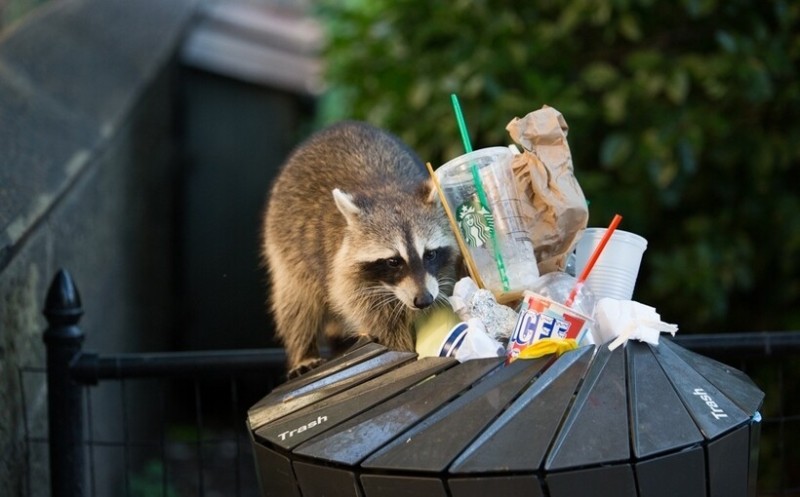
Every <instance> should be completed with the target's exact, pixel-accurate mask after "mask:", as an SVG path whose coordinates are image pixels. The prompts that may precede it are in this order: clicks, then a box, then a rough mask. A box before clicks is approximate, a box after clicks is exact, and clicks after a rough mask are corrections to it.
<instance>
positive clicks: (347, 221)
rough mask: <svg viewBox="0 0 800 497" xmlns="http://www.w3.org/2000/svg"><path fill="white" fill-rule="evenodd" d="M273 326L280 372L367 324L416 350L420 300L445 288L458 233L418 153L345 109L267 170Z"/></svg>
mask: <svg viewBox="0 0 800 497" xmlns="http://www.w3.org/2000/svg"><path fill="white" fill-rule="evenodd" d="M263 253H264V258H265V261H266V265H267V269H268V272H269V275H270V286H271V297H270V300H271V306H272V311H273V316H274V318H275V324H276V333H277V335H278V337H279V338H280V339H281V341H282V342H283V345H284V347H285V349H286V355H287V361H288V364H287V366H288V368H289V377H293V376H296V375H298V374H300V373H302V372H304V371H307V370H309V369H311V368H313V367H315V366H316V365H318V364H319V363H320V362H322V359H320V357H319V349H318V344H317V338H318V337H322V338H323V339H328V341H329V342H332V344H333V345H334V346H335V345H336V344H337V343H338V344H340V343H343V342H346V341H347V339H351V338H353V337H357V336H359V335H368V336H370V337H372V338H373V339H375V340H376V341H377V342H378V343H381V344H383V345H385V346H386V347H388V348H390V349H395V350H406V351H413V350H414V334H413V320H414V318H415V316H416V315H417V313H418V311H420V310H421V309H424V308H426V307H429V306H431V305H434V304H435V303H436V302H437V301H444V300H445V299H446V295H447V294H449V293H451V292H452V287H453V283H454V278H455V266H456V258H457V252H456V244H455V239H454V237H453V234H452V231H451V229H450V227H449V225H448V222H447V218H446V217H445V215H444V211H443V209H442V207H441V205H440V203H439V201H438V196H437V194H436V190H435V189H434V187H433V183H432V181H431V179H430V177H429V175H428V174H427V172H426V171H425V167H424V166H423V164H422V162H421V161H420V159H419V158H418V157H417V155H416V154H415V153H414V152H413V151H411V149H410V148H408V147H407V146H406V145H405V144H403V143H402V142H401V141H400V140H399V139H398V138H397V137H395V136H394V135H392V134H390V133H387V132H385V131H383V130H381V129H379V128H376V127H374V126H372V125H369V124H366V123H362V122H356V121H345V122H341V123H339V124H335V125H333V126H331V127H328V128H326V129H324V130H322V131H320V132H318V133H316V134H314V135H312V136H311V137H310V138H308V139H307V140H306V141H305V142H303V143H302V144H301V145H300V146H299V147H298V148H297V149H295V150H294V151H293V152H292V153H291V154H290V156H289V158H288V159H287V161H286V163H285V164H284V165H283V167H282V169H281V172H280V173H279V175H278V177H277V178H276V180H275V182H274V184H273V186H272V189H271V192H270V196H269V200H268V203H267V211H266V215H265V218H264V226H263Z"/></svg>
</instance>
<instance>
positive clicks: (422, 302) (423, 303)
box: [414, 292, 433, 309]
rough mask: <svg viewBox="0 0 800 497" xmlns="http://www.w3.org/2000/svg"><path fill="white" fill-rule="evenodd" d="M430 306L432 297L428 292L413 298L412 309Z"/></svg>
mask: <svg viewBox="0 0 800 497" xmlns="http://www.w3.org/2000/svg"><path fill="white" fill-rule="evenodd" d="M431 304H433V295H431V294H430V292H425V293H423V294H421V295H417V296H416V297H414V307H416V308H417V309H424V308H426V307H428V306H429V305H431Z"/></svg>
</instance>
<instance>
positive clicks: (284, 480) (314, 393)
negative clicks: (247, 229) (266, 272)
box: [248, 339, 764, 497]
mask: <svg viewBox="0 0 800 497" xmlns="http://www.w3.org/2000/svg"><path fill="white" fill-rule="evenodd" d="M763 398H764V394H763V392H762V391H761V390H760V389H759V388H758V387H756V386H755V385H754V384H753V382H752V381H751V380H750V379H749V378H748V377H747V376H746V375H744V374H743V373H742V372H740V371H738V370H736V369H733V368H730V367H728V366H726V365H724V364H722V363H719V362H717V361H714V360H712V359H709V358H706V357H704V356H701V355H698V354H695V353H693V352H690V351H688V350H686V349H684V348H682V347H680V346H678V345H676V344H675V343H673V342H671V341H670V340H668V339H662V340H661V343H660V345H659V346H657V347H654V346H650V345H647V344H643V343H639V342H630V343H628V344H627V346H625V347H620V348H617V349H615V350H614V351H613V352H612V351H609V350H608V347H606V346H597V347H596V346H588V347H583V348H580V349H578V350H575V351H571V352H568V353H566V354H564V355H562V356H561V357H559V358H557V359H556V358H555V356H549V357H544V358H541V359H534V360H517V361H515V362H513V363H512V364H510V365H507V366H506V365H504V364H503V362H502V361H501V360H500V359H480V360H474V361H468V362H465V363H461V364H460V363H458V362H456V361H454V360H452V359H446V358H424V359H421V360H417V358H416V355H415V354H412V353H403V352H396V351H388V350H386V349H385V348H384V347H382V346H380V345H377V344H375V343H370V342H361V343H359V344H358V345H357V346H356V347H354V348H353V349H351V350H350V351H349V352H348V353H346V354H345V355H343V356H342V357H339V358H337V359H335V360H333V361H331V362H329V363H327V364H325V365H323V366H322V367H320V368H319V369H316V370H314V371H312V372H310V373H309V374H307V375H304V376H302V377H300V378H297V379H295V380H293V381H290V382H288V383H286V384H284V385H282V386H280V387H278V388H277V389H275V390H274V391H273V392H271V393H270V394H269V395H267V396H266V397H264V398H263V399H262V400H261V401H259V402H258V403H257V404H256V405H254V406H253V407H252V408H251V409H250V410H249V413H248V423H249V428H250V433H251V435H252V442H253V447H254V453H255V458H256V466H257V471H258V474H259V481H260V485H261V490H262V494H263V495H264V496H265V497H271V496H280V497H287V496H303V497H316V496H325V497H394V496H398V497H399V496H418V497H427V496H431V497H436V496H441V497H447V496H452V497H484V496H486V495H502V496H534V497H536V496H541V497H584V496H587V497H588V496H614V497H674V496H677V495H679V496H681V497H739V496H741V497H748V496H750V497H752V496H754V495H755V479H756V466H757V454H758V451H757V449H758V440H759V426H760V424H759V421H760V416H759V414H758V409H759V408H760V406H761V403H762V401H763Z"/></svg>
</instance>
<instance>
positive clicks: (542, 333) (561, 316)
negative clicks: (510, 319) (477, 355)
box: [506, 292, 594, 361]
mask: <svg viewBox="0 0 800 497" xmlns="http://www.w3.org/2000/svg"><path fill="white" fill-rule="evenodd" d="M593 324H594V321H593V320H592V318H591V317H589V316H586V315H585V314H581V313H580V312H578V311H576V310H575V309H572V308H569V307H567V306H565V305H562V304H559V303H558V302H556V301H555V300H552V299H549V298H547V297H545V296H543V295H539V294H537V293H533V292H525V293H524V295H523V300H522V310H521V312H520V313H519V318H518V319H517V324H516V326H515V327H514V331H513V332H512V333H511V338H509V340H508V347H507V348H506V354H507V359H508V361H513V360H514V359H516V357H517V356H518V355H519V353H520V351H522V349H524V348H525V347H527V346H528V345H531V344H533V343H534V342H536V341H538V340H542V339H544V338H574V339H575V340H576V341H577V342H578V343H581V342H583V338H584V335H586V334H587V333H589V331H590V329H591V327H592V325H593Z"/></svg>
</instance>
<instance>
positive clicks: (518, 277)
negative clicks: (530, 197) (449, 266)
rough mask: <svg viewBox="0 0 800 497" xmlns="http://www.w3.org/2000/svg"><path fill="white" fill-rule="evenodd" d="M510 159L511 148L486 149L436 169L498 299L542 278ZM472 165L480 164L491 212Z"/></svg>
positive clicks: (479, 267)
mask: <svg viewBox="0 0 800 497" xmlns="http://www.w3.org/2000/svg"><path fill="white" fill-rule="evenodd" d="M511 159H512V154H511V151H510V150H509V149H508V148H506V147H490V148H483V149H480V150H476V151H474V152H470V153H468V154H464V155H462V156H460V157H457V158H455V159H453V160H451V161H449V162H447V163H446V164H444V165H443V166H441V167H440V168H439V169H437V171H436V176H437V177H438V179H439V183H440V184H441V186H442V191H443V192H444V195H445V198H446V199H447V203H448V205H449V206H450V210H451V211H452V213H453V216H454V217H455V218H456V224H457V225H458V226H459V230H460V231H461V235H462V237H463V238H464V242H465V244H466V246H467V247H468V250H469V251H470V255H472V259H473V260H474V261H475V265H476V266H477V271H478V274H479V275H480V277H481V279H482V280H483V283H484V286H485V287H486V288H488V289H489V290H491V291H492V293H493V294H494V295H495V297H496V298H497V300H498V301H499V302H504V301H508V300H512V299H513V298H517V299H518V298H519V297H520V296H521V295H522V292H523V291H524V290H526V289H527V288H529V287H530V286H531V285H532V284H533V283H534V282H535V281H536V279H537V278H538V277H539V268H538V266H537V265H536V255H534V252H533V248H534V247H533V241H532V240H531V237H530V232H529V230H528V223H527V221H526V218H525V217H524V214H523V213H524V212H525V209H526V208H527V209H530V208H531V207H530V206H529V202H528V201H527V200H526V199H525V197H524V195H521V194H520V193H519V192H518V190H517V184H516V181H515V179H514V173H513V171H512V170H511ZM473 164H474V165H475V166H476V167H477V168H478V176H479V177H480V180H481V183H482V185H483V189H484V191H485V193H486V200H487V202H488V204H489V205H488V207H489V211H490V212H486V211H485V209H482V208H481V207H482V206H481V203H480V200H479V196H478V191H477V188H476V186H475V183H474V181H473V176H472V166H473ZM523 203H524V204H528V205H527V206H526V205H524V204H523ZM492 232H494V236H495V237H496V239H497V243H498V246H499V251H500V254H501V257H502V260H503V264H504V265H505V269H506V274H507V276H508V286H509V288H504V286H503V281H502V279H501V277H500V271H499V270H498V266H497V260H496V254H495V251H494V245H493V240H492Z"/></svg>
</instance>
